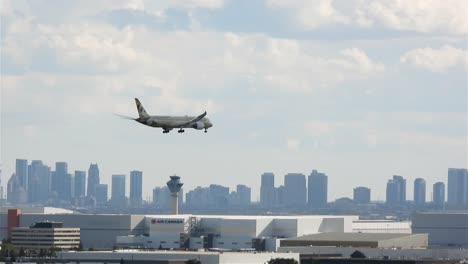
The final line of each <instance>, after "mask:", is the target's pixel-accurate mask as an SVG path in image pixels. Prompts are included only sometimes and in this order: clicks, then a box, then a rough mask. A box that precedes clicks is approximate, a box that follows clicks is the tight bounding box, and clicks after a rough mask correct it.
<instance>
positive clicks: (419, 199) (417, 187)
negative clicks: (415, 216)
mask: <svg viewBox="0 0 468 264" xmlns="http://www.w3.org/2000/svg"><path fill="white" fill-rule="evenodd" d="M413 194H414V203H415V204H416V205H424V204H425V203H426V180H424V179H422V178H417V179H416V180H414V192H413Z"/></svg>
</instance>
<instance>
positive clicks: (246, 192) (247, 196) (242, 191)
mask: <svg viewBox="0 0 468 264" xmlns="http://www.w3.org/2000/svg"><path fill="white" fill-rule="evenodd" d="M236 192H237V195H238V196H239V205H241V206H248V205H250V201H251V189H250V188H249V187H247V186H245V185H242V184H238V185H237V186H236Z"/></svg>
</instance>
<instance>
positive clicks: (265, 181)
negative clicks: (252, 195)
mask: <svg viewBox="0 0 468 264" xmlns="http://www.w3.org/2000/svg"><path fill="white" fill-rule="evenodd" d="M260 204H261V205H262V206H263V207H264V208H271V207H273V206H274V204H275V175H274V174H273V173H271V172H266V173H264V174H262V181H261V185H260Z"/></svg>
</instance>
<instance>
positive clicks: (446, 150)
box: [0, 0, 468, 200]
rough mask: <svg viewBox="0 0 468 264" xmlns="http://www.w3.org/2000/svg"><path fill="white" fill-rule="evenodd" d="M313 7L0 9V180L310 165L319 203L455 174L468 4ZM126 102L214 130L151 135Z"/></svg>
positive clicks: (263, 2)
mask: <svg viewBox="0 0 468 264" xmlns="http://www.w3.org/2000/svg"><path fill="white" fill-rule="evenodd" d="M311 3H312V2H310V1H278V0H260V1H254V2H253V3H251V4H250V3H249V5H246V3H245V2H244V1H228V0H197V1H194V0H188V1H164V0H163V1H145V0H132V1H118V0H116V1H108V0H102V1H77V2H74V3H73V4H70V5H66V4H57V3H55V2H48V1H46V2H36V1H25V0H15V1H10V0H4V1H1V3H0V4H1V8H0V15H1V17H2V38H1V40H0V45H1V48H2V49H1V51H0V52H1V57H2V69H1V70H2V72H1V75H2V76H1V77H2V93H1V106H2V107H1V110H2V111H1V139H2V140H1V142H0V143H1V146H0V148H1V152H0V154H1V157H0V159H1V160H2V161H3V162H4V164H3V170H4V175H7V176H5V177H9V176H10V175H11V172H12V171H14V164H12V161H13V160H14V159H15V158H17V157H23V158H25V159H28V160H32V159H36V158H38V157H40V158H41V159H42V160H43V161H44V162H45V163H47V164H49V165H50V166H52V165H53V164H54V163H55V161H60V160H61V159H63V160H69V161H72V162H73V163H70V168H69V172H73V171H74V170H83V169H85V168H87V167H88V166H89V162H94V163H98V164H100V165H101V167H100V170H101V172H102V177H101V178H102V180H103V181H105V182H110V177H111V175H113V174H116V173H121V172H127V171H128V170H130V169H133V168H138V169H139V170H141V171H144V172H145V173H147V174H146V175H147V177H146V181H147V184H149V185H151V186H162V185H163V183H164V181H165V178H166V176H167V175H172V174H178V175H182V176H185V177H184V178H185V179H184V182H185V184H186V186H189V187H190V188H192V187H194V186H196V185H202V186H208V185H209V184H210V183H218V184H221V183H222V184H225V185H228V186H231V187H234V186H235V185H236V184H237V182H236V181H239V182H244V183H249V182H250V181H251V179H254V178H256V177H258V175H261V174H262V173H263V172H265V171H273V172H275V174H276V175H277V176H279V175H281V176H283V175H285V174H287V173H290V172H291V173H296V172H298V173H302V174H304V175H309V174H310V173H311V171H312V170H313V169H317V170H319V171H323V172H325V173H326V174H327V175H329V180H328V184H329V185H330V186H335V187H334V188H333V189H332V190H331V192H330V193H329V195H330V199H334V198H338V197H342V196H347V197H351V195H352V188H348V186H351V185H354V182H356V183H365V184H366V185H368V186H369V187H370V188H372V190H373V192H372V195H377V196H376V197H375V198H374V199H380V200H382V199H384V197H385V185H382V184H381V182H382V181H384V180H386V179H387V178H388V177H390V176H391V175H404V176H405V177H406V178H407V180H408V182H413V181H414V179H416V178H425V179H426V181H427V183H428V184H431V183H433V182H436V181H442V180H444V179H445V176H446V170H447V168H465V167H467V165H466V164H467V160H468V158H467V151H466V150H467V149H468V145H467V144H468V143H467V119H466V116H467V90H466V69H467V67H466V66H467V60H466V57H467V51H466V37H465V36H466V34H467V33H468V27H467V25H468V21H467V19H468V18H467V16H466V12H464V11H465V10H467V9H468V3H467V2H466V1H448V2H447V1H433V2H431V4H426V1H424V0H414V1H383V2H382V1H332V0H318V1H317V2H314V3H313V4H311ZM239 18H242V19H239ZM136 97H137V98H140V99H141V100H142V102H144V103H145V109H146V110H147V111H148V112H149V113H151V114H157V115H159V114H161V115H196V114H199V113H203V112H204V111H205V110H206V111H207V113H208V116H209V117H210V120H211V121H212V122H213V124H215V126H213V128H211V129H210V133H207V134H204V133H192V132H195V131H187V132H186V133H184V134H183V135H180V134H177V133H174V134H169V135H165V136H164V137H163V134H162V133H161V131H160V130H155V129H151V128H148V127H144V126H141V125H139V124H137V123H135V122H128V121H125V120H122V119H121V118H118V117H116V116H115V115H113V114H114V113H115V114H121V115H126V116H134V117H136V116H137V111H136V107H135V105H134V98H136ZM182 164H183V165H182ZM4 182H5V179H3V184H4V185H5V183H4ZM257 184H258V181H256V182H255V185H254V184H252V187H254V189H255V192H254V193H253V197H255V198H256V197H258V196H259V195H258V192H257V191H256V190H258V188H257V186H258V185H257ZM148 192H149V190H148V189H145V193H148ZM411 192H412V191H409V193H408V194H407V195H408V197H411ZM379 195H380V196H379Z"/></svg>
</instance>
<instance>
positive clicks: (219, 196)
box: [209, 184, 229, 209]
mask: <svg viewBox="0 0 468 264" xmlns="http://www.w3.org/2000/svg"><path fill="white" fill-rule="evenodd" d="M209 188H210V197H211V200H210V204H211V206H213V207H214V208H217V209H226V208H227V207H228V204H229V187H225V186H221V185H217V184H210V186H209Z"/></svg>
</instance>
